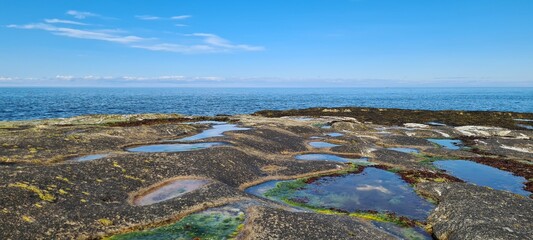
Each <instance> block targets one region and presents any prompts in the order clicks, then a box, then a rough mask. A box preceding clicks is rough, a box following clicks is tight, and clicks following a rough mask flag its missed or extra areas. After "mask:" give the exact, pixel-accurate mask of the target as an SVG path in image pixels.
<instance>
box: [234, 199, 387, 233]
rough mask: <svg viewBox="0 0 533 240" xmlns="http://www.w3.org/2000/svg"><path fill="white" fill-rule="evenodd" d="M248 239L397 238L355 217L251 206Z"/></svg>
mask: <svg viewBox="0 0 533 240" xmlns="http://www.w3.org/2000/svg"><path fill="white" fill-rule="evenodd" d="M248 212H249V219H248V221H247V226H246V227H245V229H244V230H243V235H244V238H245V239H262V240H264V239H285V240H291V239H294V240H300V239H395V238H394V237H392V236H390V235H388V234H386V233H384V232H382V231H381V230H378V229H377V228H375V227H373V226H372V225H370V224H368V223H366V222H363V221H360V220H357V219H356V218H352V217H347V216H336V215H322V214H314V213H307V212H289V211H284V210H280V209H274V208H267V207H252V208H250V209H249V210H248Z"/></svg>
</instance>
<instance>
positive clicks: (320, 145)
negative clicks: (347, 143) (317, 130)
mask: <svg viewBox="0 0 533 240" xmlns="http://www.w3.org/2000/svg"><path fill="white" fill-rule="evenodd" d="M309 145H310V146H311V147H314V148H332V147H338V146H340V145H337V144H333V143H328V142H310V143H309Z"/></svg>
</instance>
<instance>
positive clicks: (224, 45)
mask: <svg viewBox="0 0 533 240" xmlns="http://www.w3.org/2000/svg"><path fill="white" fill-rule="evenodd" d="M67 14H69V15H72V16H73V17H75V18H77V19H85V18H88V17H101V16H100V15H98V14H95V13H91V12H79V11H74V10H70V11H68V12H67ZM136 17H137V18H138V19H141V20H159V19H161V18H160V17H157V16H150V15H138V16H136ZM190 17H191V16H190V15H180V16H174V17H172V18H171V19H186V18H190ZM65 25H68V26H65ZM176 26H185V25H178V24H177V25H176ZM7 27H8V28H14V29H25V30H42V31H46V32H49V33H51V34H54V35H57V36H63V37H69V38H78V39H87V40H97V41H106V42H112V43H117V44H122V45H125V46H127V47H131V48H137V49H145V50H150V51H158V52H171V53H181V54H205V53H227V52H239V51H240V52H254V51H263V50H265V48H264V47H262V46H253V45H248V44H236V43H233V42H231V41H229V40H227V39H225V38H222V37H220V36H218V35H216V34H213V33H191V34H181V35H180V36H181V38H178V39H173V41H172V42H169V41H162V40H160V39H158V38H157V37H141V36H136V35H133V34H129V33H128V32H127V31H124V30H121V29H114V30H109V29H94V26H91V25H90V24H87V23H83V22H79V21H72V20H64V19H57V18H52V19H45V20H44V22H41V23H30V24H24V25H18V24H11V25H8V26H7Z"/></svg>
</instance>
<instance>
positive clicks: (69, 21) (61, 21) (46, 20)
mask: <svg viewBox="0 0 533 240" xmlns="http://www.w3.org/2000/svg"><path fill="white" fill-rule="evenodd" d="M44 22H45V23H60V24H61V23H62V24H72V25H79V26H87V25H89V24H86V23H82V22H76V21H71V20H63V19H57V18H53V19H45V20H44Z"/></svg>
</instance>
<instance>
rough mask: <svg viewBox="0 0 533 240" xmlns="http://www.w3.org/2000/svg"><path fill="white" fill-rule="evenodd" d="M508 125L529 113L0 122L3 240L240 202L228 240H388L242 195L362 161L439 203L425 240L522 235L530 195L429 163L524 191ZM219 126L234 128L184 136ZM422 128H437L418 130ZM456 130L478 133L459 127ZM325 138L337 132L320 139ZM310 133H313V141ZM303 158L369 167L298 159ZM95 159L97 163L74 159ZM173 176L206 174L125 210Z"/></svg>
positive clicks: (109, 231)
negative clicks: (470, 168)
mask: <svg viewBox="0 0 533 240" xmlns="http://www.w3.org/2000/svg"><path fill="white" fill-rule="evenodd" d="M325 110H327V111H325ZM284 116H288V117H284ZM509 119H511V120H512V119H533V116H532V114H529V113H499V112H460V111H450V112H447V111H444V112H432V111H410V110H398V109H370V108H339V109H324V108H320V109H307V110H291V111H285V112H279V111H264V112H259V113H257V114H255V115H239V116H225V117H217V118H207V117H187V116H181V115H172V114H171V115H165V114H139V115H95V116H80V117H75V118H69V119H50V120H42V121H24V122H0V239H36V238H45V239H46V238H55V239H72V238H79V239H98V238H102V237H108V236H113V235H116V234H121V233H129V232H135V231H139V230H146V229H153V228H157V227H160V226H166V225H169V224H172V223H176V222H178V221H179V220H180V219H184V218H186V217H187V216H191V214H194V213H198V212H202V211H203V210H206V209H213V208H218V207H221V206H227V205H228V204H232V203H235V202H238V201H243V200H250V199H254V201H252V202H253V203H252V204H251V205H250V206H248V207H246V208H243V209H241V210H242V212H243V213H244V215H245V216H244V219H245V220H244V225H243V226H240V227H239V228H237V230H238V229H241V228H242V230H240V231H237V235H236V237H237V238H238V239H269V238H270V239H324V238H327V239H389V238H393V236H392V235H389V234H387V233H385V232H383V231H382V230H380V229H379V228H380V227H378V225H376V224H371V223H370V222H369V221H370V220H369V218H374V217H376V216H377V217H378V218H379V219H380V221H386V222H387V224H392V225H394V226H400V225H401V224H405V223H406V222H405V221H404V222H401V221H400V222H397V221H396V220H398V219H397V218H393V217H390V216H388V215H386V216H385V215H376V214H374V213H370V214H369V215H364V214H362V215H361V214H360V215H354V216H348V215H346V214H344V213H343V214H337V213H335V214H332V213H328V214H325V213H323V212H299V211H297V210H295V209H293V208H291V207H288V206H286V205H283V204H279V203H275V202H273V201H270V200H267V199H261V198H258V197H255V196H253V195H251V194H248V193H246V192H245V191H244V190H245V189H246V188H248V187H251V186H255V185H258V184H261V183H264V182H267V181H271V180H291V179H301V178H311V179H313V178H316V177H317V176H324V175H331V174H333V175H336V174H337V175H339V174H344V173H346V171H348V170H349V169H354V168H357V166H358V165H359V164H360V165H366V164H373V165H374V167H375V168H379V169H382V170H385V171H388V173H394V174H397V175H399V176H400V177H401V178H402V179H403V180H405V181H406V182H407V183H409V184H410V185H409V184H406V185H408V186H407V187H408V188H411V187H413V186H414V187H416V190H417V191H418V193H422V194H423V195H424V196H429V197H431V198H432V199H435V200H437V202H438V205H437V209H436V210H435V211H434V212H433V213H431V215H430V217H429V218H428V219H427V223H428V226H430V229H432V230H433V232H430V233H429V234H433V235H434V237H436V238H437V239H486V237H489V238H501V239H528V237H529V236H532V233H531V232H530V229H532V228H533V226H531V222H533V221H532V219H531V217H530V216H532V215H533V213H531V211H532V208H533V207H532V206H531V204H532V202H533V200H532V199H531V197H533V196H531V195H530V198H527V197H523V196H519V195H513V194H511V193H506V192H503V191H498V190H491V189H487V188H483V187H477V186H473V185H471V184H466V183H453V182H459V181H461V180H460V179H457V178H454V177H453V176H451V175H449V174H448V173H446V172H444V171H441V170H439V169H437V168H435V166H434V165H433V162H434V161H438V160H444V159H452V160H453V159H464V160H469V161H473V162H476V163H480V164H484V165H488V166H492V167H495V168H498V169H500V170H504V171H507V172H511V173H513V174H515V175H517V176H521V177H523V178H524V179H525V181H527V182H526V183H525V187H524V190H526V191H529V192H531V191H532V190H533V189H532V188H533V156H532V155H531V146H533V144H532V142H531V141H532V140H531V139H532V137H533V131H531V130H527V129H523V128H519V127H516V126H515V125H516V121H514V120H513V124H512V126H511V124H510V123H509V121H511V120H509ZM203 120H208V121H203ZM199 121H203V122H199ZM212 121H215V122H212ZM221 121H222V122H228V123H230V124H233V125H232V128H231V129H240V130H236V131H231V130H230V131H224V132H223V133H220V134H214V135H213V136H212V137H211V135H209V136H208V137H206V138H203V137H202V138H197V139H196V137H194V138H195V139H194V141H186V142H180V139H187V138H188V137H191V136H198V135H197V134H202V133H204V131H205V130H209V129H212V128H213V124H221V123H220V122H221ZM432 121H433V122H439V123H445V124H446V125H433V124H426V123H427V122H432ZM191 123H195V124H191ZM464 125H479V127H471V126H469V127H467V128H460V127H462V126H464ZM484 126H488V128H484ZM513 126H514V127H513ZM518 128H519V129H518ZM244 129H245V130H244ZM332 132H340V133H342V134H343V135H342V136H340V135H335V136H328V135H327V134H328V133H332ZM317 136H318V137H321V138H320V139H312V137H317ZM428 138H438V139H460V140H462V142H463V143H464V146H463V147H462V148H461V149H456V150H450V149H446V148H444V147H441V146H439V145H437V144H433V143H431V142H429V141H427V140H426V139H428ZM313 141H315V142H316V141H318V142H329V143H332V144H336V145H339V146H335V147H331V148H313V147H312V146H310V145H309V142H313ZM215 142H223V143H226V144H224V145H218V146H207V147H206V148H204V149H185V150H184V151H180V152H163V151H159V150H154V151H151V152H128V151H126V150H127V149H129V148H133V147H138V146H154V145H158V144H207V145H209V143H215ZM387 148H416V149H417V150H419V152H418V153H403V152H398V151H392V150H388V149H387ZM189 150H194V151H189ZM306 154H332V155H336V156H339V157H344V158H349V159H358V158H360V157H367V158H368V159H365V160H367V161H346V162H343V161H341V162H335V161H320V159H316V160H313V161H305V160H298V159H297V158H295V156H302V155H306ZM91 155H98V157H95V158H88V159H84V160H83V161H77V160H76V159H77V158H79V157H88V156H91ZM175 179H202V180H205V181H206V184H205V185H202V186H199V187H198V188H194V189H187V191H186V192H183V194H181V193H180V194H177V195H171V196H170V197H169V198H168V199H167V198H165V200H164V201H159V202H156V203H154V204H149V205H143V206H135V205H134V199H135V197H138V196H142V195H143V193H147V192H150V190H151V189H154V188H155V189H157V187H158V186H160V185H164V183H166V182H169V181H172V180H175ZM375 187H377V186H375ZM347 189H349V188H347ZM364 189H366V188H364ZM364 189H363V190H364ZM368 189H371V188H368ZM372 189H381V188H379V187H377V188H372ZM189 190H190V191H189ZM178 191H182V190H180V189H178ZM439 193H440V194H439ZM164 197H165V196H163V197H162V198H164ZM167 197H168V196H167ZM247 209H249V210H247ZM330 210H331V209H330ZM330 210H328V211H330ZM331 211H333V212H335V209H333V210H331ZM215 222H216V221H215ZM424 222H425V221H420V222H419V223H418V224H424ZM407 223H408V222H407ZM398 224H400V225H398ZM195 226H196V225H195ZM490 226H495V227H494V228H491V229H489V227H490ZM420 227H422V228H423V227H424V226H420ZM477 228H480V229H484V230H477ZM402 236H403V235H402ZM491 236H493V237H491ZM407 238H408V237H407ZM413 238H414V237H413Z"/></svg>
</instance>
